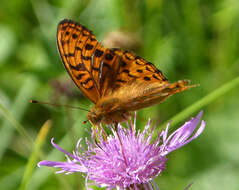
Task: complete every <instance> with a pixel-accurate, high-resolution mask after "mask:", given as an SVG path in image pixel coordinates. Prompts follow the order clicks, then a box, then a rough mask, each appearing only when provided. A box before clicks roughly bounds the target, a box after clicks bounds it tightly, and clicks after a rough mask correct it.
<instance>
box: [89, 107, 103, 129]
mask: <svg viewBox="0 0 239 190" xmlns="http://www.w3.org/2000/svg"><path fill="white" fill-rule="evenodd" d="M87 118H88V120H90V121H91V122H92V123H93V124H94V125H98V124H100V123H101V122H102V119H103V114H102V113H100V112H99V111H98V110H97V109H95V108H92V109H91V110H90V111H89V113H88V114H87Z"/></svg>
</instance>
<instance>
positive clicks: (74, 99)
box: [0, 0, 239, 190]
mask: <svg viewBox="0 0 239 190" xmlns="http://www.w3.org/2000/svg"><path fill="white" fill-rule="evenodd" d="M63 18H71V19H74V20H75V21H78V22H80V23H81V24H83V25H85V26H86V27H88V28H89V29H91V30H93V31H94V34H95V35H96V36H97V38H98V39H99V40H100V41H102V40H103V39H105V38H107V36H109V32H112V31H121V32H122V31H124V32H128V33H130V34H131V36H132V37H131V38H132V39H133V40H132V41H133V46H132V47H130V48H132V49H134V50H135V52H136V53H137V54H138V55H140V56H142V57H144V58H145V59H147V60H149V61H151V62H153V63H154V64H155V65H156V66H157V67H158V68H160V70H162V71H163V73H164V74H165V75H166V77H167V78H168V79H169V80H170V81H171V82H173V81H176V80H179V79H190V80H191V81H192V83H193V84H200V86H199V87H197V88H194V89H191V90H189V91H186V92H184V93H181V94H177V95H175V96H173V97H171V98H169V99H168V100H167V101H166V102H164V103H162V104H160V105H156V106H153V107H150V108H146V109H144V110H141V111H139V112H138V121H137V122H138V126H143V125H144V124H145V123H146V121H147V119H148V118H149V117H150V118H152V119H153V121H154V123H155V124H157V125H160V124H162V123H163V122H165V121H167V120H169V119H170V118H172V117H173V116H174V115H176V114H177V113H179V112H181V111H183V110H184V109H185V108H187V107H188V106H190V105H192V104H193V103H195V102H197V101H198V100H200V99H202V98H203V97H205V96H207V95H208V94H209V93H211V92H212V91H214V90H216V89H218V88H219V87H221V86H222V85H223V84H225V83H227V82H229V81H231V80H233V79H235V78H236V77H237V76H238V74H239V64H238V63H239V59H238V55H239V45H238V44H239V35H238V32H239V3H238V1H237V0H221V1H216V0H211V1H206V0H194V1H192V0H182V1H178V0H170V1H162V0H148V1H144V0H141V1H140V0H135V1H129V0H100V1H99V0H70V1H62V0H59V1H56V0H55V1H53V0H31V1H29V0H14V1H7V0H3V1H2V2H1V7H0V36H1V40H0V113H1V114H0V187H1V189H4V190H12V189H27V190H37V189H41V190H49V189H51V190H56V189H57V190H60V189H67V190H68V189H69V190H72V189H84V178H83V177H81V175H80V174H73V175H62V174H58V175H55V174H54V172H55V171H56V170H55V169H52V168H40V169H39V168H37V166H36V163H37V161H39V160H40V159H41V160H42V159H50V160H64V155H62V154H61V153H59V152H57V151H56V150H53V148H52V146H51V145H50V139H51V137H55V142H57V143H58V144H60V145H61V146H63V147H64V148H65V149H67V150H69V151H70V150H72V149H73V147H74V145H75V143H76V141H77V139H78V138H80V137H84V136H87V131H89V129H90V125H89V124H86V125H82V121H84V120H85V118H86V114H87V113H86V112H83V111H81V110H70V109H66V108H59V107H49V106H44V105H32V104H30V103H29V102H28V101H29V100H30V99H37V100H45V101H49V102H53V103H60V104H70V105H75V106H85V107H89V106H92V104H91V103H90V102H89V101H88V100H86V99H85V98H84V97H83V96H82V95H81V94H80V92H79V91H78V89H77V88H76V87H75V86H74V85H73V83H72V82H71V81H70V77H69V76H68V75H67V72H66V71H65V69H64V67H63V65H62V63H61V61H60V57H59V55H58V52H57V48H56V27H57V24H58V23H59V21H60V20H61V19H63ZM135 38H136V39H135ZM134 42H137V43H134ZM135 44H136V45H135ZM238 98H239V90H238V88H233V89H232V90H230V91H229V92H227V93H225V94H224V95H223V96H220V97H219V98H214V99H213V101H210V103H208V104H207V105H204V106H203V108H202V109H203V110H204V115H203V119H204V120H206V124H207V125H206V129H205V131H204V132H203V134H202V135H201V136H200V137H199V138H198V139H197V140H195V141H194V142H192V143H190V144H189V145H187V146H186V147H184V148H181V149H180V150H177V151H175V152H174V153H172V154H171V155H170V156H169V157H168V158H169V161H168V163H167V170H166V171H165V172H163V174H162V175H161V176H160V177H158V178H157V180H156V183H157V184H158V185H159V187H160V189H165V190H166V189H170V190H173V189H184V188H185V187H186V186H187V185H188V184H190V183H193V186H192V187H191V188H190V189H193V190H199V189H204V190H207V189H208V190H209V189H210V190H212V189H217V190H224V189H230V190H234V189H235V190H236V189H239V181H238V179H239V149H238V147H239V141H238V139H239V116H238V115H239V112H238V111H239V101H238ZM197 111H199V110H197ZM195 114H196V113H191V116H193V115H195ZM49 119H50V120H51V122H47V123H46V124H45V125H44V126H43V124H44V123H45V122H46V121H47V120H49ZM184 121H185V119H184ZM181 123H182V121H181ZM42 126H43V127H42ZM50 126H51V127H50ZM178 126H180V125H179V124H178V125H176V127H178ZM43 145H44V146H43Z"/></svg>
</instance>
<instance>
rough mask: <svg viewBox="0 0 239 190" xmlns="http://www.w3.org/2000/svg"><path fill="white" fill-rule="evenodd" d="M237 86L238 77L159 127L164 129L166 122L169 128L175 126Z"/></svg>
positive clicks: (238, 83)
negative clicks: (169, 123)
mask: <svg viewBox="0 0 239 190" xmlns="http://www.w3.org/2000/svg"><path fill="white" fill-rule="evenodd" d="M238 85H239V77H236V78H235V79H233V80H231V81H229V82H227V83H226V84H224V85H222V86H221V87H219V88H218V89H216V90H214V91H213V92H211V93H210V94H208V95H206V96H205V97H204V98H202V99H200V100H199V101H197V102H195V103H194V104H193V105H191V106H189V107H187V108H186V109H184V110H183V111H182V112H180V113H178V114H177V115H175V116H174V117H172V118H171V119H169V120H168V121H166V122H164V123H163V124H162V125H161V126H162V127H165V126H166V125H167V123H168V122H170V121H171V125H170V126H174V125H175V124H177V123H179V122H181V121H183V120H185V119H187V118H188V117H189V116H190V115H191V114H192V113H194V112H196V111H199V110H200V109H202V108H203V107H204V106H206V105H208V104H209V103H211V102H213V101H214V100H216V99H217V98H219V97H220V96H223V95H224V94H225V93H227V92H229V91H230V90H232V89H233V88H235V87H236V86H238Z"/></svg>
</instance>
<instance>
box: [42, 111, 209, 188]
mask: <svg viewBox="0 0 239 190" xmlns="http://www.w3.org/2000/svg"><path fill="white" fill-rule="evenodd" d="M201 116H202V112H200V113H199V114H198V115H197V116H196V118H192V119H191V120H190V121H188V122H186V123H185V124H184V125H183V126H182V127H180V128H179V129H177V130H176V131H174V132H173V133H172V134H171V135H169V136H168V128H169V124H168V125H167V127H166V130H163V131H162V132H160V133H159V134H158V138H157V139H156V140H153V139H152V136H153V132H154V130H153V129H152V128H151V127H150V122H148V124H147V125H146V126H145V128H144V130H143V131H136V122H135V121H136V120H134V124H131V126H128V128H127V129H126V128H124V127H122V126H121V125H120V124H118V127H117V129H116V130H114V129H111V130H112V135H109V136H107V137H106V139H105V138H104V137H103V136H102V135H101V133H100V132H97V136H98V138H97V142H95V141H94V140H93V142H92V143H91V142H89V141H87V140H86V144H87V146H88V148H87V150H86V149H84V148H83V147H82V146H81V139H80V140H79V141H78V143H77V145H76V150H75V151H73V153H72V154H71V153H69V152H67V151H65V150H63V149H62V148H61V147H59V146H58V145H57V144H55V143H54V139H52V141H51V143H52V145H53V146H54V147H55V148H56V149H58V150H60V151H61V152H63V153H64V154H65V155H66V157H67V161H65V162H54V161H41V162H39V163H38V166H39V167H40V166H49V167H56V168H60V169H61V170H60V171H58V172H57V173H65V174H70V173H73V172H81V173H85V174H86V187H87V189H89V188H88V186H87V184H88V180H91V181H94V184H95V185H98V186H100V187H107V188H108V189H113V188H117V189H122V190H123V189H142V188H143V189H152V188H153V185H152V183H151V182H152V180H153V179H154V178H155V177H156V176H158V175H159V174H161V173H162V172H163V170H165V165H166V162H167V158H166V155H168V154H169V153H170V152H172V151H174V150H176V149H178V148H180V147H182V146H184V145H186V144H187V143H189V142H191V141H192V140H194V139H195V138H197V137H198V136H199V135H200V134H201V133H202V131H203V130H204V127H205V122H204V121H202V122H201V124H200V127H199V128H198V129H197V130H196V132H194V131H195V129H196V127H197V125H198V124H199V122H200V120H201Z"/></svg>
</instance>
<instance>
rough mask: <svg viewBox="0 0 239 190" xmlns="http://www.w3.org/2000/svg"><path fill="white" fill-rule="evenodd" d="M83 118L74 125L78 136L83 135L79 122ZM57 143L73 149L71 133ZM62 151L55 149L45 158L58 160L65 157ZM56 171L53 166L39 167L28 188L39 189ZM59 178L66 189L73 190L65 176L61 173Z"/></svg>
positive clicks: (31, 189) (30, 189)
mask: <svg viewBox="0 0 239 190" xmlns="http://www.w3.org/2000/svg"><path fill="white" fill-rule="evenodd" d="M82 121H83V119H79V121H78V122H76V123H75V125H74V126H73V129H76V130H74V131H77V136H78V137H82V136H83V134H82V133H83V132H84V130H81V129H80V127H79V124H82ZM56 142H58V143H57V144H58V145H59V146H61V147H64V149H65V150H71V149H72V141H71V136H70V135H69V134H66V135H65V136H64V137H63V138H62V139H61V141H57V140H56ZM63 156H64V155H63V154H62V152H60V151H58V150H56V149H53V150H52V151H51V152H50V153H49V154H48V156H47V157H46V158H45V160H56V159H57V161H59V160H60V159H61V158H63ZM53 173H54V170H52V168H45V167H44V168H39V169H38V170H36V171H35V172H34V174H33V176H32V178H31V181H30V183H29V185H28V186H27V188H26V189H27V190H35V189H39V187H40V186H41V184H42V183H44V182H45V181H47V180H48V178H49V176H50V175H51V174H53ZM56 177H57V179H59V182H60V183H61V184H62V185H64V189H69V190H71V189H72V188H71V187H70V186H69V182H66V181H65V179H64V177H63V176H61V175H56Z"/></svg>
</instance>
